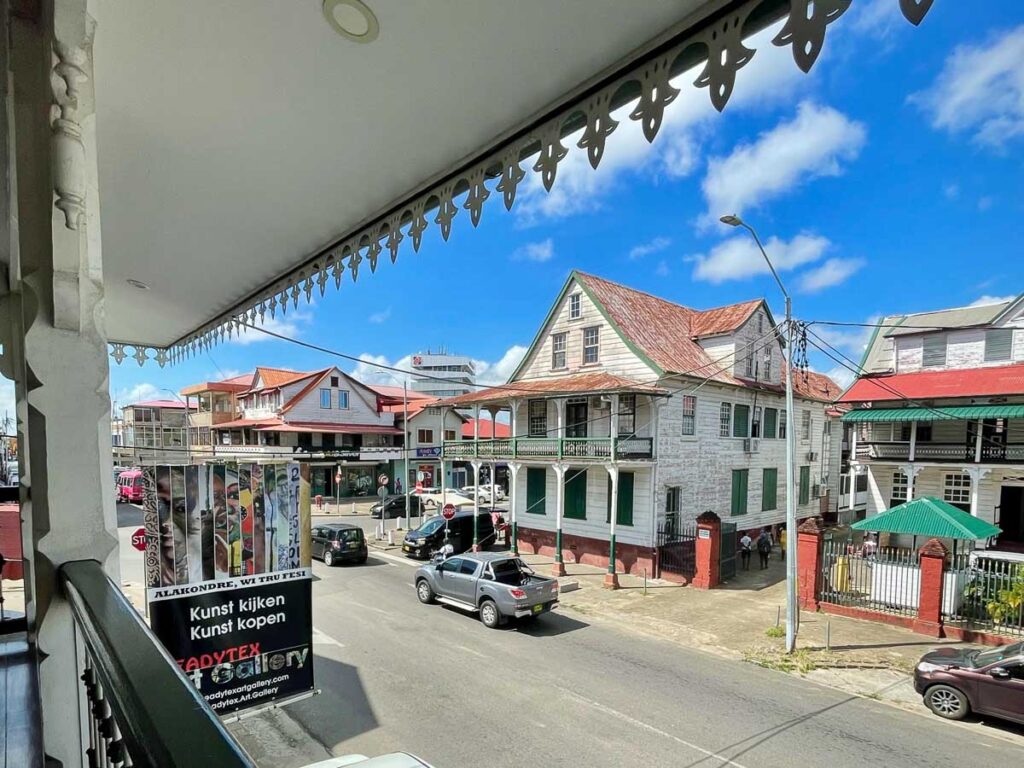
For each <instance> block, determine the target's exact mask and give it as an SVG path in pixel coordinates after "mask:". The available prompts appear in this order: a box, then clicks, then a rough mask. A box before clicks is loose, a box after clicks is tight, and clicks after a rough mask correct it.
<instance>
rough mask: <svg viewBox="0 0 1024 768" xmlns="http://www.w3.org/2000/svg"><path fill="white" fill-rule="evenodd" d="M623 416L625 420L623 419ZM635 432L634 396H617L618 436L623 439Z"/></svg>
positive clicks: (631, 394)
mask: <svg viewBox="0 0 1024 768" xmlns="http://www.w3.org/2000/svg"><path fill="white" fill-rule="evenodd" d="M623 416H625V417H626V418H625V419H624V418H623ZM634 432H636V394H633V393H630V394H624V395H619V434H618V435H616V437H625V436H628V435H632V434H633V433H634Z"/></svg>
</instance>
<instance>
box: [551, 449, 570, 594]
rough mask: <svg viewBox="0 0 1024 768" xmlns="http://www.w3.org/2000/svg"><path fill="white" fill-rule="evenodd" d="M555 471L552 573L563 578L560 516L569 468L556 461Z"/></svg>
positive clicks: (563, 507)
mask: <svg viewBox="0 0 1024 768" xmlns="http://www.w3.org/2000/svg"><path fill="white" fill-rule="evenodd" d="M553 469H554V470H555V564H554V566H553V567H552V571H551V572H552V573H553V574H554V575H555V576H565V564H564V563H563V561H562V515H563V513H564V512H565V473H566V472H567V471H568V469H569V467H568V465H567V464H563V463H562V462H560V461H558V462H555V464H554V465H553Z"/></svg>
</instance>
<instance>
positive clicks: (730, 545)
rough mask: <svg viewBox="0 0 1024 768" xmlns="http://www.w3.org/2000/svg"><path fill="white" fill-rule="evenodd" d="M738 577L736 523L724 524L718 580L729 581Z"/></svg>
mask: <svg viewBox="0 0 1024 768" xmlns="http://www.w3.org/2000/svg"><path fill="white" fill-rule="evenodd" d="M735 576H736V523H722V539H721V542H720V544H719V547H718V580H719V581H721V582H723V583H724V582H726V581H729V580H730V579H732V578H734V577H735Z"/></svg>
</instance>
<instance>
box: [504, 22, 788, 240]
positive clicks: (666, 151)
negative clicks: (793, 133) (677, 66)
mask: <svg viewBox="0 0 1024 768" xmlns="http://www.w3.org/2000/svg"><path fill="white" fill-rule="evenodd" d="M780 26H781V24H776V25H773V26H772V27H770V28H768V29H766V30H763V31H761V32H759V33H757V34H756V35H753V36H752V37H751V38H750V40H749V41H747V44H748V45H749V46H750V47H752V48H754V49H755V50H757V57H756V59H755V61H754V62H752V63H751V65H749V66H747V67H744V68H743V69H742V70H741V71H740V72H739V74H738V75H737V78H736V88H735V91H734V92H733V95H732V98H731V99H730V100H729V113H730V114H735V113H738V112H743V111H749V110H755V109H760V108H764V107H765V106H767V105H772V104H777V103H785V102H788V101H789V100H790V99H791V98H792V96H793V93H794V91H795V89H796V84H797V83H800V84H802V85H803V86H804V87H806V84H807V76H806V75H804V74H803V73H802V72H801V71H800V70H799V69H798V68H797V67H796V65H794V63H793V55H792V53H791V51H790V50H789V49H788V48H780V47H778V46H774V45H772V44H771V39H772V38H773V37H774V36H775V35H776V34H777V33H778V31H779V28H780ZM701 68H703V64H701V65H700V66H698V67H696V68H693V69H690V70H687V71H686V72H683V73H682V74H680V75H678V76H677V77H675V78H674V79H673V80H672V85H673V86H674V87H675V88H678V89H679V91H680V93H679V95H678V96H677V97H676V99H675V100H674V101H673V102H672V103H671V104H669V105H668V107H666V108H665V113H664V117H663V119H662V124H661V129H660V130H659V132H658V136H657V138H656V140H655V143H654V144H653V145H652V144H650V143H648V141H647V139H646V138H645V137H644V135H643V131H642V130H641V128H640V125H639V123H637V121H635V120H633V119H631V118H630V117H629V113H630V112H632V111H633V109H634V107H635V102H634V103H631V104H627V105H626V106H624V107H621V108H619V109H617V110H616V111H615V112H613V113H612V117H613V119H615V120H616V121H617V122H618V123H619V125H618V127H617V128H616V129H615V132H614V133H612V134H611V135H610V136H609V137H608V141H607V144H606V145H605V154H604V156H603V157H602V159H601V164H600V165H599V166H598V168H597V170H594V169H593V168H591V167H590V162H589V160H588V158H587V153H586V152H585V151H584V150H582V149H580V148H579V147H577V146H576V142H578V141H579V139H580V136H581V134H582V131H581V132H578V133H575V134H572V135H570V136H567V137H566V138H565V139H563V140H562V144H563V146H565V147H566V149H568V150H569V153H568V155H566V157H565V159H564V160H563V161H562V162H561V163H559V164H558V173H557V175H556V177H555V183H554V186H553V187H552V189H551V192H547V191H546V190H545V189H544V187H543V185H542V184H541V179H540V174H538V173H535V172H534V171H533V170H532V169H531V166H532V162H533V160H532V159H531V160H529V161H524V162H523V164H522V165H523V169H524V170H525V171H526V172H527V176H526V178H525V179H524V180H523V183H522V185H521V186H520V189H519V192H518V197H517V202H516V214H517V217H518V221H519V223H520V224H521V225H526V226H530V225H533V224H536V223H538V222H539V221H541V220H543V219H558V218H564V217H567V216H573V215H576V214H579V213H584V212H589V211H594V210H597V209H599V208H600V207H601V206H602V204H603V202H604V198H605V197H606V196H607V195H608V194H609V193H611V192H612V191H613V190H615V189H616V187H617V186H618V184H619V182H620V181H621V179H622V177H624V176H626V175H627V174H642V175H645V176H648V177H655V178H658V177H662V176H664V177H668V178H680V177H684V176H689V175H690V174H692V173H693V172H695V171H696V170H697V168H698V167H699V166H700V164H701V162H702V159H701V141H702V139H703V137H704V136H705V135H706V134H708V133H710V131H711V130H712V128H713V126H714V123H715V121H717V120H721V119H722V116H721V115H719V113H718V112H717V111H716V110H715V109H714V107H712V106H711V100H710V99H709V98H708V92H707V89H706V88H695V87H694V86H693V81H694V80H695V79H696V77H697V75H698V73H699V71H700V69H701Z"/></svg>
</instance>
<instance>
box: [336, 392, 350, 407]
mask: <svg viewBox="0 0 1024 768" xmlns="http://www.w3.org/2000/svg"><path fill="white" fill-rule="evenodd" d="M342 395H344V396H345V404H344V405H342V402H341V398H342ZM348 404H349V394H348V390H347V389H339V390H338V410H339V411H347V410H348Z"/></svg>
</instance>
